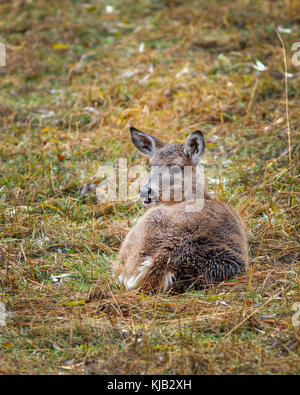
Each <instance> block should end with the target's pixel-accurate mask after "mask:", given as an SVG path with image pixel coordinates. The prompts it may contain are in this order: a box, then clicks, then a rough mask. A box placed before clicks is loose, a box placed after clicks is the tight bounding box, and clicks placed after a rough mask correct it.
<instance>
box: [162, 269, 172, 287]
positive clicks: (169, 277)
mask: <svg viewBox="0 0 300 395" xmlns="http://www.w3.org/2000/svg"><path fill="white" fill-rule="evenodd" d="M174 282H175V276H174V274H173V273H172V272H168V273H166V275H165V282H164V286H163V289H162V291H163V292H166V291H167V290H168V289H170V288H171V287H172V285H173V283H174Z"/></svg>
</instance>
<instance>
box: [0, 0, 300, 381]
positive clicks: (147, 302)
mask: <svg viewBox="0 0 300 395" xmlns="http://www.w3.org/2000/svg"><path fill="white" fill-rule="evenodd" d="M10 3H11V2H7V3H4V4H1V5H0V14H1V16H2V18H1V21H0V30H1V36H0V41H2V42H5V44H6V48H7V66H6V67H5V68H2V69H0V72H1V74H0V78H1V103H0V191H1V194H0V301H1V302H2V303H4V305H5V306H6V309H7V311H8V313H9V314H8V316H7V325H6V326H3V327H0V373H4V374H28V373H31V374H43V373H44V374H53V373H55V374H58V373H60V374H91V373H96V374H97V373H100V374H103V373H104V374H117V373H119V374H120V373H121V374H122V373H123V374H124V373H125V374H158V373H161V374H299V373H300V370H299V366H300V354H299V351H300V346H299V341H300V333H299V327H298V328H296V327H294V326H293V324H292V317H293V314H294V311H293V310H292V306H293V304H294V303H295V302H299V301H300V294H299V290H300V280H299V274H300V268H299V258H300V255H299V214H298V213H299V192H300V191H299V152H298V151H299V150H297V146H298V145H299V114H300V113H299V111H300V110H299V90H298V86H299V82H300V74H299V73H300V70H299V68H296V67H294V66H293V65H292V63H291V58H292V55H293V52H292V51H291V46H292V44H293V43H294V42H296V41H297V39H298V38H299V34H300V30H299V23H298V21H297V16H298V15H299V12H300V8H299V4H298V2H297V1H293V0H291V1H288V2H285V3H283V2H281V1H279V0H278V1H275V2H272V4H271V2H269V1H267V0H264V1H260V2H255V3H253V2H249V1H246V0H244V1H235V2H232V1H230V2H229V1H215V2H208V1H204V0H201V1H194V0H193V1H189V2H183V1H179V0H175V1H162V0H161V1H146V0H142V1H139V2H135V1H129V0H127V1H117V0H115V1H113V2H110V3H109V4H110V5H113V6H114V7H115V11H116V12H115V13H112V14H109V13H107V12H106V11H105V7H106V5H107V4H108V3H106V2H105V1H97V2H96V1H93V2H90V3H89V4H90V5H89V6H87V5H86V2H81V1H64V2H61V1H60V2H58V1H54V2H51V5H50V3H49V2H46V1H44V0H38V1H28V0H26V1H23V2H17V1H15V2H13V6H11V4H10ZM280 25H281V26H283V27H288V28H290V29H291V33H290V34H286V33H281V36H282V38H283V40H284V43H285V47H286V51H287V63H288V72H289V73H292V74H293V76H292V78H288V95H289V123H290V130H291V134H290V141H289V140H288V135H287V120H286V108H285V103H286V102H285V81H284V59H283V52H282V47H281V44H280V41H279V38H278V36H277V33H276V29H277V28H278V26H280ZM298 41H299V39H298ZM141 43H144V48H145V49H144V52H139V48H140V44H141ZM256 59H257V60H260V61H261V62H262V63H263V64H265V65H266V66H267V70H266V71H264V72H257V71H256V70H255V69H254V68H253V65H254V64H255V61H256ZM151 67H153V72H152V73H150V71H151ZM149 70H150V71H149ZM183 71H185V72H183ZM128 72H132V73H133V74H132V76H131V77H128ZM181 72H182V73H181ZM124 73H125V74H124ZM126 73H127V74H126ZM126 75H127V77H126ZM90 108H94V110H92V111H91V110H90ZM130 125H135V126H136V127H140V128H141V129H142V130H146V131H149V132H151V133H153V134H155V135H156V136H158V137H159V138H161V139H165V140H166V141H171V140H173V141H174V140H177V141H181V142H182V141H184V139H185V138H186V136H187V135H188V134H189V133H190V132H192V131H194V130H196V129H198V128H200V129H201V130H203V131H204V133H205V138H206V142H207V150H206V153H205V175H206V177H207V179H208V183H209V186H210V190H211V192H212V193H213V194H214V196H215V198H217V199H219V200H222V201H226V202H229V203H230V204H232V205H233V206H234V207H235V208H236V209H237V210H238V211H239V212H240V213H241V214H242V215H243V217H244V219H245V223H246V226H247V231H248V237H249V254H250V263H251V265H250V270H249V272H248V273H247V274H244V275H240V276H238V277H236V278H235V279H233V280H231V281H229V282H225V283H221V284H219V285H218V286H214V287H209V288H207V289H205V290H201V291H194V290H191V291H189V292H186V293H185V294H183V295H171V294H164V295H158V296H153V295H144V294H140V293H135V292H132V293H130V292H125V290H124V288H123V287H121V286H120V285H119V284H118V283H117V282H116V279H115V278H114V276H113V273H112V270H111V262H112V261H113V260H115V259H117V253H118V250H119V247H120V244H121V242H122V240H123V238H124V236H125V235H126V233H127V232H128V230H129V229H130V227H131V226H132V225H133V223H134V221H135V219H136V218H138V217H139V216H140V215H142V213H143V211H144V208H143V207H142V206H141V205H139V204H134V203H128V202H125V203H124V202H120V203H119V202H116V203H108V204H102V205H99V204H98V202H97V198H96V195H95V191H94V190H93V191H90V192H88V193H87V194H85V195H83V196H82V195H81V194H80V192H81V190H82V188H83V187H84V186H85V185H87V184H90V183H93V182H97V180H96V178H97V176H96V173H97V169H98V167H99V165H100V164H113V163H114V162H115V160H116V159H117V158H119V157H126V158H127V159H128V161H129V162H130V163H131V164H138V163H144V162H143V159H141V158H140V157H139V156H138V154H137V153H136V151H135V149H134V147H133V145H132V144H131V142H130V138H129V133H128V129H129V126H130ZM289 148H290V152H288V149H289ZM62 274H67V275H68V276H66V277H64V278H62V279H61V280H60V281H56V282H55V281H54V280H53V276H59V275H62ZM95 288H97V289H99V288H100V289H102V290H103V294H102V297H100V296H101V295H100V296H99V298H98V300H92V301H91V300H90V299H89V297H88V295H89V292H90V290H91V289H95Z"/></svg>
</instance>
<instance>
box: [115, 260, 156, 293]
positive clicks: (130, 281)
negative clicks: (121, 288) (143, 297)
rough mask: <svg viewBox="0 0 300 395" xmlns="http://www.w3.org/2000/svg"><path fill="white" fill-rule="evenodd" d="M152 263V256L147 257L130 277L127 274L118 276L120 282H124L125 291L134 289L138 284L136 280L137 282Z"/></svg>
mask: <svg viewBox="0 0 300 395" xmlns="http://www.w3.org/2000/svg"><path fill="white" fill-rule="evenodd" d="M152 264H153V260H152V258H150V257H149V258H147V259H146V260H145V261H144V262H142V263H141V264H140V265H139V266H138V268H137V272H138V273H136V272H135V273H134V274H132V275H131V276H130V277H129V276H125V277H124V276H119V280H120V281H121V282H124V284H125V287H126V289H127V291H130V290H132V289H135V288H136V287H137V286H138V282H139V280H140V278H142V277H144V276H145V275H146V274H147V272H148V270H149V268H150V267H151V266H152ZM120 277H122V280H121V279H120Z"/></svg>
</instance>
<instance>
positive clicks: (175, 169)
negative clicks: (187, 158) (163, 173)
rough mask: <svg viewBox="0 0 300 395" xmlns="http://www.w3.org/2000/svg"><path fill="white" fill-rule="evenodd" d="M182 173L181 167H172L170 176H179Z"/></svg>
mask: <svg viewBox="0 0 300 395" xmlns="http://www.w3.org/2000/svg"><path fill="white" fill-rule="evenodd" d="M178 173H181V167H180V166H172V167H171V168H170V174H178Z"/></svg>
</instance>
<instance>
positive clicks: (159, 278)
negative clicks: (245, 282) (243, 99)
mask: <svg viewBox="0 0 300 395" xmlns="http://www.w3.org/2000/svg"><path fill="white" fill-rule="evenodd" d="M147 136H148V135H147ZM150 137H151V136H150ZM155 140H156V142H157V141H159V140H157V139H155ZM133 141H134V139H133ZM134 143H135V141H134ZM203 144H204V140H203ZM135 145H136V146H137V144H135ZM138 148H140V147H138ZM203 152H204V147H203ZM203 152H202V153H201V155H202V154H203ZM192 159H193V157H190V158H189V157H188V155H187V154H186V150H185V149H184V145H181V144H164V145H162V142H159V146H158V147H157V149H156V150H155V153H153V152H152V153H151V160H150V163H151V165H168V166H170V165H174V164H176V165H179V166H186V165H191V160H192ZM195 202H196V201H195V199H191V200H183V201H181V202H170V203H171V204H158V205H156V206H154V207H152V208H150V209H149V210H148V211H147V212H146V213H145V214H144V216H143V217H142V218H140V220H139V221H138V223H137V224H136V225H135V226H134V227H133V228H132V229H131V231H130V232H129V233H128V235H127V237H126V238H125V240H124V242H123V245H122V247H121V250H120V254H119V261H118V262H117V263H116V264H115V265H114V270H115V272H116V273H117V274H118V275H119V279H120V281H121V282H124V283H125V285H126V288H127V289H133V288H136V287H140V288H141V289H143V290H144V291H154V292H160V291H167V290H169V289H172V290H176V291H184V290H186V289H188V288H191V287H195V288H197V287H201V286H203V285H206V284H211V283H216V282H220V281H223V280H227V279H229V278H231V277H232V276H234V275H235V274H237V273H238V272H242V271H245V270H247V267H248V248H247V240H246V235H245V231H244V227H243V224H242V221H241V219H240V217H239V215H238V214H237V213H236V211H235V210H234V209H233V208H232V207H231V206H229V205H228V204H225V203H221V202H218V201H216V200H213V199H211V198H210V196H209V194H208V192H207V191H205V194H204V201H203V200H202V202H201V203H202V205H203V208H202V209H201V204H200V203H199V210H196V211H195V210H194V211H193V212H188V211H187V208H188V206H189V205H192V204H194V205H195ZM196 204H197V203H196ZM193 207H194V206H193Z"/></svg>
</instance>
